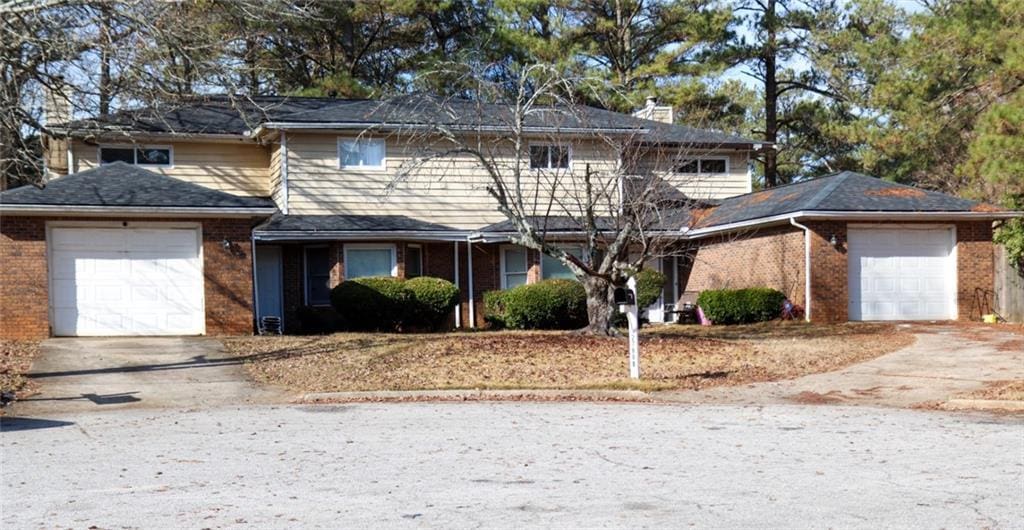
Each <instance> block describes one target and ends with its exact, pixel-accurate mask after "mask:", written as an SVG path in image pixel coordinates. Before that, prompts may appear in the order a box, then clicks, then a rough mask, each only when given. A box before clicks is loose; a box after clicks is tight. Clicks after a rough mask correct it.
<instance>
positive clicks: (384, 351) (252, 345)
mask: <svg viewBox="0 0 1024 530" xmlns="http://www.w3.org/2000/svg"><path fill="white" fill-rule="evenodd" d="M911 342H913V336H912V335H911V334H910V333H908V332H904V331H899V330H898V329H897V328H896V327H895V326H892V325H880V324H843V325H835V326H818V325H806V324H798V323H778V322H775V323H767V324H757V325H751V326H730V327H725V326H723V327H715V328H701V327H700V326H659V327H652V328H649V329H646V330H644V332H643V335H642V337H641V364H640V367H641V375H642V379H641V380H640V381H632V380H630V379H628V378H627V377H626V376H627V375H628V373H629V370H628V365H627V362H628V355H627V345H626V342H625V340H624V339H614V338H600V337H588V336H581V335H577V334H574V333H570V332H517V331H502V332H477V333H442V334H419V335H417V334H408V335H405V334H403V335H399V334H367V333H337V334H333V335H326V336H316V337H287V336H286V337H242V338H232V339H227V340H226V341H225V343H226V346H227V348H228V350H229V351H231V352H232V353H234V354H235V355H238V356H240V357H243V358H244V359H245V361H246V364H247V368H248V370H249V371H250V373H251V374H252V375H253V377H254V378H255V379H256V380H258V381H260V382H264V383H269V384H275V385H283V386H285V387H288V388H291V389H294V390H298V391H306V392H331V391H365V390H423V389H513V388H516V389H518V388H536V389H616V390H626V389H630V390H632V389H635V390H649V391H650V390H667V389H697V388H705V387H710V386H718V385H739V384H745V383H751V382H757V381H773V380H779V379H788V378H793V377H799V376H802V375H806V374H810V373H816V372H824V371H830V370H835V369H838V368H841V367H843V366H847V365H849V364H852V363H856V362H860V361H863V360H866V359H870V358H873V357H877V356H879V355H882V354H884V353H888V352H890V351H893V350H896V349H898V348H901V347H903V346H906V345H908V344H910V343H911Z"/></svg>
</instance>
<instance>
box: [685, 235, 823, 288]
mask: <svg viewBox="0 0 1024 530" xmlns="http://www.w3.org/2000/svg"><path fill="white" fill-rule="evenodd" d="M680 261H681V262H686V261H689V260H684V259H681V260H680ZM680 267H681V268H683V267H684V265H683V264H682V263H681V264H680ZM687 272H689V274H687ZM744 287H771V288H773V289H778V290H779V291H782V292H783V293H785V294H786V296H788V297H789V298H790V299H791V300H793V301H794V302H796V303H798V304H804V235H803V231H801V230H798V229H795V228H793V227H783V228H770V229H767V230H762V231H760V232H755V233H745V234H738V235H732V236H726V237H720V238H714V239H706V240H703V241H701V242H700V247H699V249H698V251H697V253H696V254H695V255H694V257H693V261H692V266H691V267H690V269H689V271H686V270H685V268H683V270H681V271H680V277H679V290H680V292H683V291H704V290H707V289H740V288H744Z"/></svg>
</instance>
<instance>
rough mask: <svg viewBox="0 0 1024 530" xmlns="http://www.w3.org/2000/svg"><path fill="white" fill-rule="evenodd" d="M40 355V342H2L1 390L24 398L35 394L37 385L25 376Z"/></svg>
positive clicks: (0, 361) (0, 345)
mask: <svg viewBox="0 0 1024 530" xmlns="http://www.w3.org/2000/svg"><path fill="white" fill-rule="evenodd" d="M38 354H39V343H38V342H34V341H16V340H0V390H3V391H5V392H11V391H14V392H17V393H18V395H19V396H22V397H23V396H25V395H28V394H31V393H33V392H35V390H36V386H37V384H36V383H35V382H34V381H32V380H31V379H28V378H27V377H25V374H27V373H28V371H29V369H30V368H32V361H33V360H34V359H35V357H36V355H38Z"/></svg>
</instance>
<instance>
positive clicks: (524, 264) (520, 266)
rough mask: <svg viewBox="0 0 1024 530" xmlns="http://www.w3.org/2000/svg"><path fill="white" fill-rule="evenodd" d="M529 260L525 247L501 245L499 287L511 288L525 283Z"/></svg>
mask: <svg viewBox="0 0 1024 530" xmlns="http://www.w3.org/2000/svg"><path fill="white" fill-rule="evenodd" d="M529 270H530V262H529V260H528V259H527V250H526V247H518V246H512V245H509V246H505V247H501V288H502V289H511V288H512V287H518V286H520V285H524V284H526V278H527V275H528V271H529Z"/></svg>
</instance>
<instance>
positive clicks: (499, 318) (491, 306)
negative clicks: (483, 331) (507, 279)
mask: <svg viewBox="0 0 1024 530" xmlns="http://www.w3.org/2000/svg"><path fill="white" fill-rule="evenodd" d="M506 293H508V291H487V292H485V293H484V322H487V325H489V326H490V327H492V328H495V329H502V328H504V327H505V294H506Z"/></svg>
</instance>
